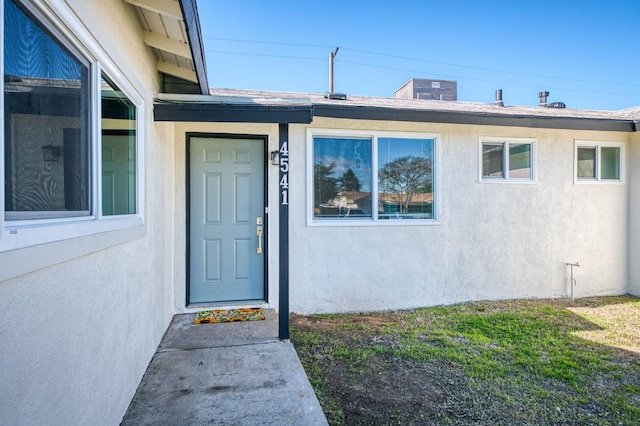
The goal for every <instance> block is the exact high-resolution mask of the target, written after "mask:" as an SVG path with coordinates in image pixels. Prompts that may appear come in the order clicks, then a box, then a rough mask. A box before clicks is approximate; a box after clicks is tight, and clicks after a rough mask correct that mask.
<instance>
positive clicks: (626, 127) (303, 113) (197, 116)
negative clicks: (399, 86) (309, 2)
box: [154, 100, 640, 132]
mask: <svg viewBox="0 0 640 426" xmlns="http://www.w3.org/2000/svg"><path fill="white" fill-rule="evenodd" d="M314 117H326V118H341V119H350V120H378V121H404V122H416V123H447V124H471V125H483V126H511V127H530V128H546V129H566V130H596V131H614V132H637V131H640V122H638V121H634V120H632V119H623V118H620V119H617V118H611V119H608V118H589V117H554V116H542V115H533V114H530V115H528V114H498V113H492V112H470V111H434V110H418V109H398V108H389V107H374V106H351V105H327V104H315V105H312V104H305V105H264V104H230V103H205V102H163V101H162V100H156V102H155V104H154V120H155V121H176V122H218V123H221V122H227V123H282V124H285V123H290V124H310V123H311V122H312V121H313V118H314Z"/></svg>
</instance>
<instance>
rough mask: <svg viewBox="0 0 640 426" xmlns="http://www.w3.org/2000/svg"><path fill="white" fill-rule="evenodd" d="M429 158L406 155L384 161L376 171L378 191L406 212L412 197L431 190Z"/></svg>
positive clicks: (401, 211)
mask: <svg viewBox="0 0 640 426" xmlns="http://www.w3.org/2000/svg"><path fill="white" fill-rule="evenodd" d="M431 171H432V164H431V159H429V158H424V157H416V156H413V155H406V156H403V157H399V158H396V159H395V160H393V161H390V162H388V163H385V164H384V165H382V166H381V167H380V170H379V172H378V178H379V185H380V191H381V192H384V193H385V194H387V195H388V196H389V198H390V199H391V200H393V201H394V202H395V203H396V204H397V205H398V207H399V209H400V211H399V213H408V212H409V205H410V204H411V202H412V200H413V197H414V196H415V195H416V194H418V193H430V192H432V185H433V182H432V174H431Z"/></svg>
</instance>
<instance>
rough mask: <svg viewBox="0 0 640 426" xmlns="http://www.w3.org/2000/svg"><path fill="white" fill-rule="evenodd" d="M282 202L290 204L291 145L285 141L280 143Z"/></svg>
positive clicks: (285, 204)
mask: <svg viewBox="0 0 640 426" xmlns="http://www.w3.org/2000/svg"><path fill="white" fill-rule="evenodd" d="M280 197H281V198H280V203H281V204H282V205H283V206H287V205H289V145H288V144H287V141H283V142H282V145H280Z"/></svg>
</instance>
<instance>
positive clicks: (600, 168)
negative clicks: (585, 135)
mask: <svg viewBox="0 0 640 426" xmlns="http://www.w3.org/2000/svg"><path fill="white" fill-rule="evenodd" d="M622 164H623V146H622V144H618V143H611V142H601V143H594V142H582V141H577V142H576V165H575V168H576V171H575V178H576V182H582V183H589V182H622Z"/></svg>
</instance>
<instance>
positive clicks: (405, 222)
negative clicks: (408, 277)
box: [307, 219, 440, 228]
mask: <svg viewBox="0 0 640 426" xmlns="http://www.w3.org/2000/svg"><path fill="white" fill-rule="evenodd" d="M433 225H440V221H439V220H437V219H393V220H387V219H385V220H339V219H336V220H315V219H310V220H309V221H307V226H309V227H320V228H322V227H343V228H350V227H363V226H372V227H387V226H391V227H394V226H396V227H397V226H433Z"/></svg>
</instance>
